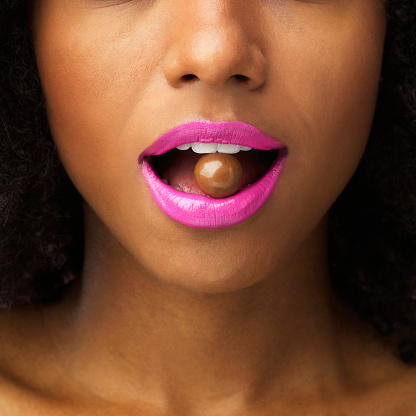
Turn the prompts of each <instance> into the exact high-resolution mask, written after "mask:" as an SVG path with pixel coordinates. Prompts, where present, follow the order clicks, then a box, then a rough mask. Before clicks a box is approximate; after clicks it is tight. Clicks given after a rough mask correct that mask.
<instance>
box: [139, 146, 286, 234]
mask: <svg viewBox="0 0 416 416" xmlns="http://www.w3.org/2000/svg"><path fill="white" fill-rule="evenodd" d="M286 157H287V150H286V149H282V150H281V151H280V153H279V156H278V157H277V159H276V160H275V161H274V162H273V165H272V166H271V167H270V169H269V170H268V171H267V172H266V173H265V174H264V175H263V176H262V177H261V178H260V179H259V180H258V181H257V182H255V183H254V184H252V185H250V186H249V187H247V188H244V189H241V190H240V191H238V192H237V193H236V194H234V195H232V196H230V197H227V198H221V199H216V198H210V197H208V196H203V195H195V194H188V193H185V192H180V191H177V190H176V189H175V188H172V187H171V186H169V185H166V184H165V183H164V182H163V181H162V180H161V179H160V178H159V177H158V176H157V174H156V173H155V172H154V170H153V168H152V166H151V164H150V163H149V161H148V160H147V159H144V160H143V161H142V164H141V167H142V173H143V176H144V178H145V180H146V182H147V184H148V186H149V188H150V191H151V193H152V196H153V199H154V200H155V202H156V203H157V205H158V206H159V207H160V209H161V210H162V211H163V212H164V213H165V214H166V215H167V216H168V217H170V218H172V219H173V220H175V221H177V222H178V223H180V224H183V225H186V226H188V227H193V228H212V229H215V228H223V227H230V226H233V225H237V224H240V223H242V222H243V221H246V220H248V219H249V218H250V217H252V216H253V215H254V214H255V213H256V212H257V211H259V210H260V208H261V207H262V206H263V205H264V204H265V203H266V201H267V200H268V199H269V198H270V196H271V194H272V192H273V190H274V189H275V187H276V185H277V182H278V180H279V176H280V172H281V171H282V168H283V165H284V163H285V161H286Z"/></svg>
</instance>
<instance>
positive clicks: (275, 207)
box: [33, 0, 386, 292]
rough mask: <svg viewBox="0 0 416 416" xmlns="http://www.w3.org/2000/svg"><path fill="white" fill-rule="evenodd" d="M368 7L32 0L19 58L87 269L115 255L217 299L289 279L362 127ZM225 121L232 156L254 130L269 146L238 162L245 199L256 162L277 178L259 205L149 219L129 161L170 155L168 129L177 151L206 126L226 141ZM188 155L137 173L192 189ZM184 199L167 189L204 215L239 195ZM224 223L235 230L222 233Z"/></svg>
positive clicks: (375, 38)
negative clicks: (219, 218)
mask: <svg viewBox="0 0 416 416" xmlns="http://www.w3.org/2000/svg"><path fill="white" fill-rule="evenodd" d="M383 3H384V2H383V1H382V0H365V1H364V0H328V1H326V2H322V1H318V0H316V1H314V0H310V1H300V0H267V1H266V0H250V1H244V2H241V1H237V0H224V1H221V2H218V1H217V2H213V1H211V0H194V1H192V2H189V1H185V0H159V1H157V2H155V1H149V0H132V1H126V0H35V2H34V8H33V35H34V44H35V49H36V55H37V63H38V68H39V72H40V76H41V81H42V85H43V89H44V93H45V97H46V102H47V110H48V117H49V122H50V126H51V131H52V135H53V138H54V140H55V142H56V145H57V147H58V150H59V153H60V156H61V159H62V162H63V164H64V166H65V168H66V170H67V172H68V174H69V176H70V178H71V179H72V181H73V183H74V184H75V186H76V187H77V189H78V190H79V192H80V193H81V195H82V196H83V198H84V201H85V207H86V208H85V214H86V229H87V232H88V233H90V234H91V235H94V236H95V240H96V241H99V243H97V244H95V245H93V249H92V251H94V250H95V251H99V252H100V253H98V255H97V253H95V257H96V258H100V257H99V254H101V257H102V255H108V256H109V257H112V258H113V260H114V261H117V256H118V257H119V259H121V258H122V259H123V262H122V264H123V267H126V268H130V269H131V270H142V271H143V270H144V271H146V272H147V273H148V274H150V275H152V276H153V277H155V278H157V279H159V280H161V281H164V282H168V283H171V284H174V285H176V286H180V287H183V288H188V289H192V290H198V291H205V292H221V291H229V290H236V289H238V288H243V287H247V286H250V285H253V284H255V283H258V282H259V281H262V280H263V279H266V278H267V277H270V276H272V275H273V274H274V273H277V272H284V271H285V270H289V269H290V268H293V266H294V264H295V263H296V262H299V261H300V260H299V259H302V258H308V256H309V254H310V253H311V252H313V251H314V250H315V249H316V247H317V245H322V244H324V234H325V227H324V226H323V224H324V222H325V221H324V219H325V217H326V214H327V212H328V210H329V208H330V206H331V205H332V203H333V202H334V201H335V199H336V198H337V197H338V195H339V194H340V193H341V192H342V190H343V188H344V187H345V185H346V184H347V183H348V181H349V179H350V178H351V176H352V174H353V173H354V171H355V169H356V167H357V165H358V163H359V161H360V158H361V156H362V153H363V151H364V148H365V145H366V142H367V138H368V135H369V131H370V128H371V123H372V118H373V113H374V107H375V103H376V98H377V90H378V82H379V76H380V69H381V60H382V54H383V44H384V36H385V30H386V12H385V6H384V4H383ZM235 75H238V76H235ZM208 122H211V123H215V124H206V123H208ZM233 122H239V123H241V125H242V126H244V129H246V130H247V131H246V132H245V133H244V134H246V135H247V138H246V140H247V143H245V144H247V145H250V144H251V143H252V142H255V141H256V139H255V138H253V137H251V136H250V134H252V135H254V136H255V134H254V133H250V131H251V132H254V131H256V132H257V131H260V132H262V133H259V134H265V135H267V137H269V138H271V139H272V140H274V141H275V142H276V143H278V146H277V147H283V149H281V150H279V151H278V152H275V154H274V155H273V156H272V157H271V156H270V152H266V151H264V150H261V151H259V152H257V153H258V155H260V156H258V155H257V156H256V157H254V158H253V159H252V161H251V162H250V163H252V164H253V165H255V169H257V170H258V172H259V173H258V175H257V176H258V177H256V178H255V179H254V183H253V184H252V185H251V186H255V185H256V183H257V182H258V181H261V180H263V179H264V177H266V179H267V175H269V176H270V170H269V171H267V168H268V167H270V165H271V164H272V165H273V163H275V164H276V166H277V165H278V167H279V169H278V170H279V171H278V172H277V177H275V178H272V179H273V180H272V182H271V183H270V184H269V185H267V186H266V191H265V192H266V193H268V194H267V198H264V200H260V199H261V194H262V193H261V192H258V193H257V194H256V193H254V194H253V195H254V196H253V197H252V200H251V201H250V204H249V205H250V206H252V204H255V203H257V202H258V201H259V200H260V202H258V207H256V209H254V210H253V212H249V213H244V214H241V211H239V209H240V208H239V206H240V204H239V203H238V204H236V206H234V207H233V206H231V208H230V207H228V208H227V209H228V211H224V212H225V213H226V214H227V215H225V218H226V219H225V220H224V221H223V222H222V223H216V222H215V221H214V220H213V219H212V217H206V218H207V222H206V224H208V225H206V226H205V227H203V226H202V225H201V224H203V223H204V212H203V211H201V212H199V213H198V215H199V217H198V218H199V220H198V221H199V222H198V221H196V222H195V221H194V222H192V221H193V220H192V221H191V222H190V223H189V222H187V221H186V220H185V219H184V217H185V216H186V210H185V211H180V209H182V208H178V209H179V211H178V212H179V214H178V213H176V217H175V215H174V213H172V212H171V211H172V210H173V211H175V209H173V208H172V207H170V208H169V209H162V208H161V206H162V205H163V202H164V200H163V198H165V197H164V196H162V197H158V196H155V189H154V187H155V186H154V183H153V182H152V181H150V182H149V178H146V173H145V172H144V169H143V166H141V164H139V163H138V159H139V158H140V156H142V157H143V155H145V154H147V153H149V152H150V153H151V149H153V148H154V143H155V142H157V140H158V138H160V137H161V136H162V137H163V135H164V134H165V133H166V132H168V134H167V137H168V141H169V140H172V145H171V146H170V148H172V146H173V147H175V146H176V145H177V144H178V143H176V142H175V140H176V139H173V138H172V137H173V136H172V135H171V134H170V133H169V132H172V131H173V130H172V129H174V128H176V129H177V130H178V129H179V130H180V131H184V132H185V133H184V137H183V138H182V141H183V142H184V143H185V142H188V140H187V139H186V137H185V136H186V135H187V134H188V133H189V135H190V137H191V139H192V140H189V141H190V142H196V141H198V140H199V138H198V137H199V136H198V135H199V133H198V131H195V129H194V130H192V128H193V127H190V126H195V125H196V126H201V125H202V126H203V125H205V124H206V125H208V126H209V127H208V130H209V131H210V129H211V128H218V129H219V130H220V131H221V129H223V130H226V131H225V133H224V135H225V136H224V137H225V140H226V141H227V140H229V137H230V136H232V134H233V133H232V132H230V131H232V130H233V128H234V127H233V126H237V125H240V124H239V123H234V124H233ZM243 123H244V124H243ZM247 126H248V127H247ZM227 129H228V130H227ZM250 129H251V130H250ZM177 130H174V131H177ZM210 134H211V133H209V132H208V137H209V140H211V141H214V142H215V140H214V139H212V137H211V136H210ZM221 134H222V133H221ZM230 140H231V139H230ZM231 141H232V140H231ZM159 142H160V140H159ZM159 142H158V143H159ZM181 144H182V143H181ZM152 146H153V147H152ZM168 147H169V146H168ZM253 147H255V146H253ZM149 149H150V150H149ZM167 150H169V149H164V151H167ZM249 152H253V151H249ZM249 152H247V154H249ZM240 153H241V154H242V152H240ZM276 153H277V154H278V156H277V158H280V159H279V160H277V162H276V161H275V160H276ZM252 154H254V153H252ZM198 157H199V156H195V155H194V154H193V153H192V151H191V150H188V151H179V150H178V151H170V152H169V154H168V155H165V156H152V157H150V156H148V157H146V158H145V160H146V163H147V162H148V163H149V164H150V166H151V169H152V172H156V174H157V175H158V176H159V177H161V178H160V179H163V177H166V178H165V179H166V180H168V182H169V181H171V179H172V178H177V177H179V178H180V177H181V173H178V171H179V170H180V169H185V173H184V175H185V176H192V175H191V172H192V167H193V164H194V163H196V162H195V161H194V160H195V159H198ZM238 157H241V155H240V156H238ZM248 157H249V158H250V157H251V156H248ZM167 160H168V161H169V163H170V160H173V161H174V162H173V164H172V166H173V167H169V168H167V167H166V165H169V163H168V162H167ZM258 165H261V166H263V167H259V166H258ZM184 166H185V168H183V167H184ZM187 166H189V167H187ZM264 166H266V168H264ZM244 168H245V169H246V170H247V169H248V168H247V167H245V165H244V164H243V169H244ZM169 169H170V171H169ZM187 169H188V170H189V172H188V171H187ZM265 170H266V172H265ZM172 172H173V173H172ZM263 174H264V176H263V177H262V178H261V179H260V176H261V175H263ZM156 180H159V179H158V178H156ZM159 182H160V181H159ZM191 182H192V181H191ZM168 186H169V185H165V184H163V182H162V187H168ZM181 186H182V188H181ZM183 187H184V186H183V185H180V186H179V191H174V190H173V188H170V189H171V190H172V192H180V193H181V194H179V197H180V198H181V195H182V197H183V198H185V199H186V200H187V201H191V202H192V201H198V200H200V199H201V198H202V200H203V202H204V204H205V205H204V206H205V208H206V209H207V210H209V209H210V206H214V205H215V204H217V205H221V204H222V203H225V204H229V203H230V202H229V201H230V200H231V199H233V198H234V199H236V198H237V200H238V201H240V202H241V201H242V200H243V199H244V198H241V195H240V193H242V192H244V191H245V190H240V191H238V192H237V194H235V195H233V196H231V197H229V198H225V199H223V200H221V199H216V198H211V201H210V200H209V198H208V197H206V196H204V195H202V196H201V195H198V196H197V195H195V194H193V193H191V194H189V193H186V191H187V192H189V189H183ZM191 188H192V186H191ZM164 189H165V188H164ZM195 189H197V188H195ZM253 189H254V188H253ZM168 191H169V189H168ZM191 191H192V192H198V190H196V191H195V190H191ZM168 194H169V192H168ZM169 195H170V194H169ZM158 198H162V201H160V200H158ZM256 201H257V202H256ZM234 214H235V215H236V216H237V218H238V220H237V221H234V222H232V221H230V220H229V219H227V218H229V216H232V215H234ZM207 215H208V214H207ZM201 218H202V219H201ZM87 238H88V236H87ZM114 247H117V250H114ZM110 253H111V254H110ZM87 255H88V253H87ZM120 264H121V262H120ZM120 267H121V266H120Z"/></svg>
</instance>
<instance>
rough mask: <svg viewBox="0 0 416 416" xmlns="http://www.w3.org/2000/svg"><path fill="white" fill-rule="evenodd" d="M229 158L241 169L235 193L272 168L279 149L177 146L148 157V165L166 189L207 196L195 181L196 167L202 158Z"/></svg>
mask: <svg viewBox="0 0 416 416" xmlns="http://www.w3.org/2000/svg"><path fill="white" fill-rule="evenodd" d="M213 153H220V154H221V153H222V154H232V155H233V156H234V157H235V158H236V159H237V160H238V161H239V162H240V165H241V167H242V179H241V183H240V185H239V187H238V188H237V189H236V191H235V192H238V191H240V190H241V189H243V188H246V187H248V186H250V185H252V184H253V183H255V182H256V181H258V180H259V179H260V178H261V177H262V176H263V175H264V174H265V173H266V172H267V171H268V170H269V168H270V167H271V166H272V164H273V162H274V161H275V160H276V158H277V157H278V155H279V149H273V150H269V151H262V150H256V149H252V148H250V147H247V146H238V145H221V144H218V143H207V144H205V143H199V142H196V143H193V144H192V143H189V144H185V145H182V146H178V147H177V148H175V149H172V150H170V151H168V152H167V153H164V154H162V155H157V156H151V157H150V164H151V165H152V167H153V169H154V171H155V173H156V174H157V175H158V176H159V178H160V179H161V180H162V181H163V182H164V183H165V184H167V185H169V186H171V187H173V188H175V189H176V190H178V191H180V192H185V193H189V194H195V195H206V193H205V192H204V190H202V189H201V188H200V187H199V186H198V185H197V182H196V180H195V174H194V170H195V165H196V164H197V162H198V161H199V160H200V158H201V157H202V156H203V155H204V154H213Z"/></svg>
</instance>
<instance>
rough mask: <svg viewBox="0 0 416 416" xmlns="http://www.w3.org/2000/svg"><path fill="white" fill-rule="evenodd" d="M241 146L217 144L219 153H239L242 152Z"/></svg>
mask: <svg viewBox="0 0 416 416" xmlns="http://www.w3.org/2000/svg"><path fill="white" fill-rule="evenodd" d="M240 148H241V146H238V145H236V144H217V152H219V153H229V154H233V153H238V152H239V151H240Z"/></svg>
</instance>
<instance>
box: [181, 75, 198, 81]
mask: <svg viewBox="0 0 416 416" xmlns="http://www.w3.org/2000/svg"><path fill="white" fill-rule="evenodd" d="M182 78H183V79H185V80H187V79H194V78H196V75H194V74H186V75H184V76H183V77H182Z"/></svg>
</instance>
